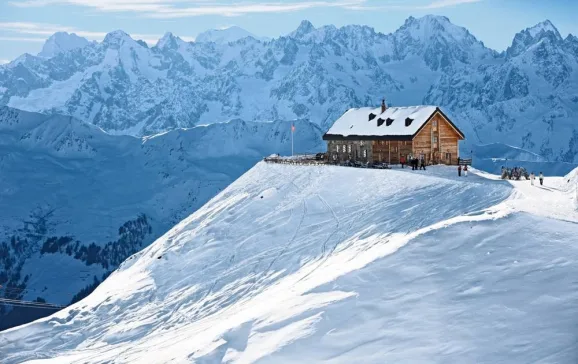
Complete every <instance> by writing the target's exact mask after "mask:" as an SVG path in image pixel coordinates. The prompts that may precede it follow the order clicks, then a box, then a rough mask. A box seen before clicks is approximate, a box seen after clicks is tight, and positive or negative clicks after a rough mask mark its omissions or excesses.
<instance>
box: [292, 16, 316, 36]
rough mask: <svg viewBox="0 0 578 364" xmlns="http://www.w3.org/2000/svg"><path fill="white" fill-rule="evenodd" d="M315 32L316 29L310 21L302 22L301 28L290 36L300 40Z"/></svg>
mask: <svg viewBox="0 0 578 364" xmlns="http://www.w3.org/2000/svg"><path fill="white" fill-rule="evenodd" d="M314 30H315V27H314V26H313V24H312V23H311V22H310V21H309V20H302V21H301V24H299V27H297V29H296V30H295V31H293V32H292V33H291V34H289V36H290V37H292V38H297V39H300V38H303V37H304V36H305V35H307V34H309V33H311V32H313V31H314Z"/></svg>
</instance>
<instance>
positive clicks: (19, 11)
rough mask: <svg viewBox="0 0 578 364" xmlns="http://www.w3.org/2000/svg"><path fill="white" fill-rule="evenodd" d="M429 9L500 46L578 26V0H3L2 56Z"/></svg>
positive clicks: (392, 20)
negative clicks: (60, 38) (59, 38)
mask: <svg viewBox="0 0 578 364" xmlns="http://www.w3.org/2000/svg"><path fill="white" fill-rule="evenodd" d="M426 14H438V15H445V16H447V17H449V18H450V20H451V21H452V22H453V23H455V24H458V25H461V26H464V27H466V28H468V29H469V30H470V32H472V33H473V34H474V35H475V36H476V37H477V38H478V39H480V40H482V41H483V42H484V43H485V44H486V45H487V46H489V47H492V48H494V49H497V50H504V49H505V48H506V47H507V46H508V45H509V44H510V42H511V40H512V38H513V36H514V34H515V33H516V32H518V31H520V30H522V29H524V28H526V27H529V26H532V25H534V24H536V23H538V22H540V21H543V20H545V19H549V20H551V21H552V22H553V23H554V25H555V26H556V27H557V28H558V29H559V30H560V32H561V33H562V35H563V36H566V35H567V34H568V33H572V34H575V35H576V34H578V22H577V21H576V19H575V18H576V14H578V1H575V0H549V1H543V0H337V1H329V0H287V1H279V0H270V1H259V0H246V1H230V0H0V63H1V62H6V61H8V60H11V59H14V58H16V57H17V56H19V55H20V54H22V53H25V52H28V53H33V54H36V53H38V52H39V51H40V49H41V47H42V43H43V41H44V40H45V39H46V38H47V37H48V36H50V34H52V33H54V32H56V31H69V32H71V31H72V32H75V33H77V34H78V35H81V36H84V37H86V38H89V39H95V40H102V38H103V37H104V35H105V34H106V33H107V32H110V31H112V30H116V29H122V30H124V31H126V32H127V33H130V34H132V35H133V37H134V38H137V39H144V40H146V41H147V43H149V44H151V43H152V44H154V43H155V42H156V40H157V39H158V38H160V37H161V36H162V35H163V34H164V33H165V32H166V31H171V32H173V33H175V34H176V35H179V36H181V37H182V38H183V39H186V40H192V39H194V37H195V36H196V35H197V34H198V33H200V32H202V31H203V30H206V29H211V28H222V27H227V26H231V25H237V26H240V27H242V28H245V29H247V30H248V31H250V32H252V33H255V34H257V35H262V36H268V37H277V36H279V35H283V34H287V33H289V32H291V31H292V30H294V29H295V28H296V27H297V26H298V25H299V23H300V22H301V20H303V19H308V20H310V21H311V22H312V23H313V24H314V25H315V26H321V25H326V24H334V25H336V26H342V25H346V24H363V25H369V26H371V27H374V28H375V29H376V30H377V31H380V32H384V33H389V32H392V31H395V30H396V29H397V28H398V27H399V26H401V25H402V24H403V22H404V20H405V19H406V18H407V17H409V16H410V15H413V16H415V17H420V16H423V15H426ZM152 44H151V45H152Z"/></svg>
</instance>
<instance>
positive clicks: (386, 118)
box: [325, 105, 457, 137]
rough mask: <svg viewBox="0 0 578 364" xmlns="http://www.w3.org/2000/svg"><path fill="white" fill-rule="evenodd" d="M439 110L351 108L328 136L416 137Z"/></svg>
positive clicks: (429, 108) (420, 107)
mask: <svg viewBox="0 0 578 364" xmlns="http://www.w3.org/2000/svg"><path fill="white" fill-rule="evenodd" d="M437 110H439V109H438V108H437V107H436V106H430V105H420V106H406V107H389V108H387V109H386V110H385V112H383V113H382V112H381V107H378V108H371V107H363V108H359V109H350V110H348V111H347V112H346V113H345V114H343V115H342V116H341V117H340V118H339V119H337V121H335V123H333V126H331V128H330V129H329V130H328V131H327V133H326V134H325V136H326V137H327V136H329V137H331V136H340V137H353V136H361V137H369V136H372V137H375V136H377V137H387V136H390V137H397V136H399V137H409V136H413V135H415V133H417V132H418V131H419V130H420V129H421V127H422V126H423V125H424V124H425V123H426V122H427V121H428V120H429V119H430V117H431V116H432V115H433V114H434V113H435V112H436V111H437ZM452 126H453V124H452ZM454 127H455V126H454ZM456 130H457V128H456Z"/></svg>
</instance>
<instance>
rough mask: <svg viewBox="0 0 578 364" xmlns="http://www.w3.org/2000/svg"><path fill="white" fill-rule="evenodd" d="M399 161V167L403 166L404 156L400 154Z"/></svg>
mask: <svg viewBox="0 0 578 364" xmlns="http://www.w3.org/2000/svg"><path fill="white" fill-rule="evenodd" d="M399 162H400V163H401V168H403V166H404V164H405V156H403V155H402V156H401V158H400V159H399Z"/></svg>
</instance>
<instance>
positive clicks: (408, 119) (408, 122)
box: [405, 118, 413, 126]
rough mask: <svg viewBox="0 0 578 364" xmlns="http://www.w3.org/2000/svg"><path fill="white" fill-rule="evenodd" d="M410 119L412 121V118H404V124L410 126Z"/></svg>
mask: <svg viewBox="0 0 578 364" xmlns="http://www.w3.org/2000/svg"><path fill="white" fill-rule="evenodd" d="M412 121H413V119H411V118H407V119H405V126H410V125H411V123H412Z"/></svg>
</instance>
